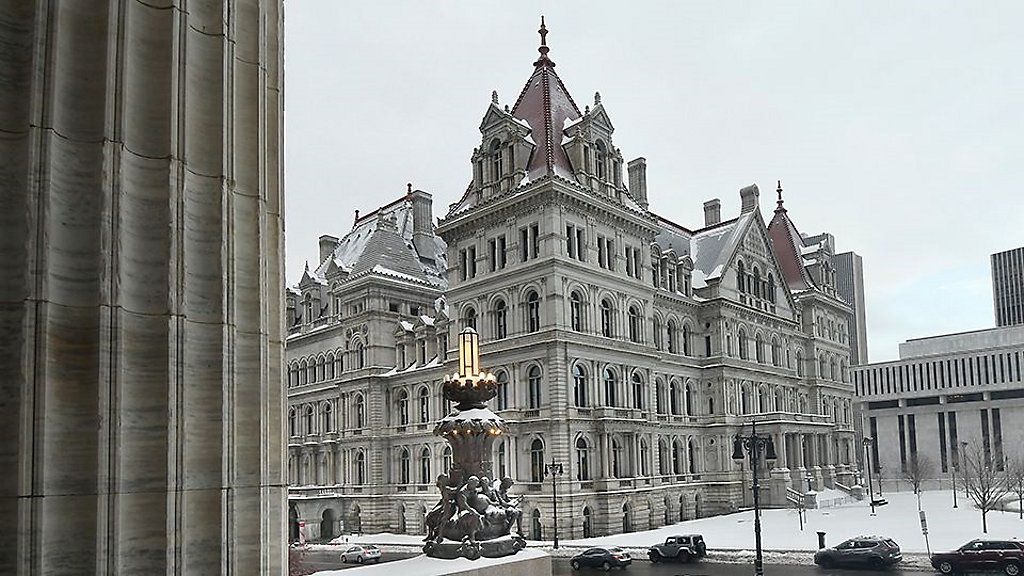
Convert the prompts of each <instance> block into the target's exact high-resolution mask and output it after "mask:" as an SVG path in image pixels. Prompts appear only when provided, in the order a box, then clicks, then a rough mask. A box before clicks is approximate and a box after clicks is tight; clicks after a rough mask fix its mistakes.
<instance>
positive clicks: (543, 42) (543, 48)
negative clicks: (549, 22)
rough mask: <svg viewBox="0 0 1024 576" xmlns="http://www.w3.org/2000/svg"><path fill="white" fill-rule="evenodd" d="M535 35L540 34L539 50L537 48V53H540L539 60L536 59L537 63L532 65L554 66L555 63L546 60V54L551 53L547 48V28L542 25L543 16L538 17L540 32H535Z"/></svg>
mask: <svg viewBox="0 0 1024 576" xmlns="http://www.w3.org/2000/svg"><path fill="white" fill-rule="evenodd" d="M537 33H538V34H540V48H537V51H538V52H540V58H537V61H536V62H534V63H533V65H534V66H542V65H548V66H554V65H555V63H554V62H552V61H551V59H550V58H548V52H549V51H551V49H550V48H548V27H547V26H545V25H544V17H543V16H541V17H540V30H537Z"/></svg>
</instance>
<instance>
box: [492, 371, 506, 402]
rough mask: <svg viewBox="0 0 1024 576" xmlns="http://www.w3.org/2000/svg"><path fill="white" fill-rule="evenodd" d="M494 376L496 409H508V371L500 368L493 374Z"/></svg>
mask: <svg viewBox="0 0 1024 576" xmlns="http://www.w3.org/2000/svg"><path fill="white" fill-rule="evenodd" d="M495 378H496V379H497V380H498V394H497V404H498V410H508V408H509V404H508V396H509V393H508V372H505V371H504V370H501V371H499V372H498V373H497V374H496V375H495Z"/></svg>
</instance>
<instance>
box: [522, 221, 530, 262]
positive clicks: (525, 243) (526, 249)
mask: <svg viewBox="0 0 1024 576" xmlns="http://www.w3.org/2000/svg"><path fill="white" fill-rule="evenodd" d="M529 259H530V230H529V229H528V228H520V229H519V261H520V262H526V261H527V260H529Z"/></svg>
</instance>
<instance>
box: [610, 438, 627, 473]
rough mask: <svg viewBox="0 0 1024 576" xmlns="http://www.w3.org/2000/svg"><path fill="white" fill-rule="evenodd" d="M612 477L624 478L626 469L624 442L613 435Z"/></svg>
mask: <svg viewBox="0 0 1024 576" xmlns="http://www.w3.org/2000/svg"><path fill="white" fill-rule="evenodd" d="M611 468H612V478H622V476H623V472H624V470H623V469H622V468H623V466H622V442H620V441H619V439H618V438H616V437H615V436H612V466H611Z"/></svg>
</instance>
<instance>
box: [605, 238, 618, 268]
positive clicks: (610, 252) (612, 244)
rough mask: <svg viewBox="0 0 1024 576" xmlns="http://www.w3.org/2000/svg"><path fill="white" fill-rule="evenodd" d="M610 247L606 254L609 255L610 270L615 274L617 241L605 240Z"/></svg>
mask: <svg viewBox="0 0 1024 576" xmlns="http://www.w3.org/2000/svg"><path fill="white" fill-rule="evenodd" d="M605 242H607V243H608V246H606V247H605V250H604V252H605V254H607V255H608V269H609V270H611V271H612V272H615V241H614V240H612V239H611V238H608V239H607V240H605Z"/></svg>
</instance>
